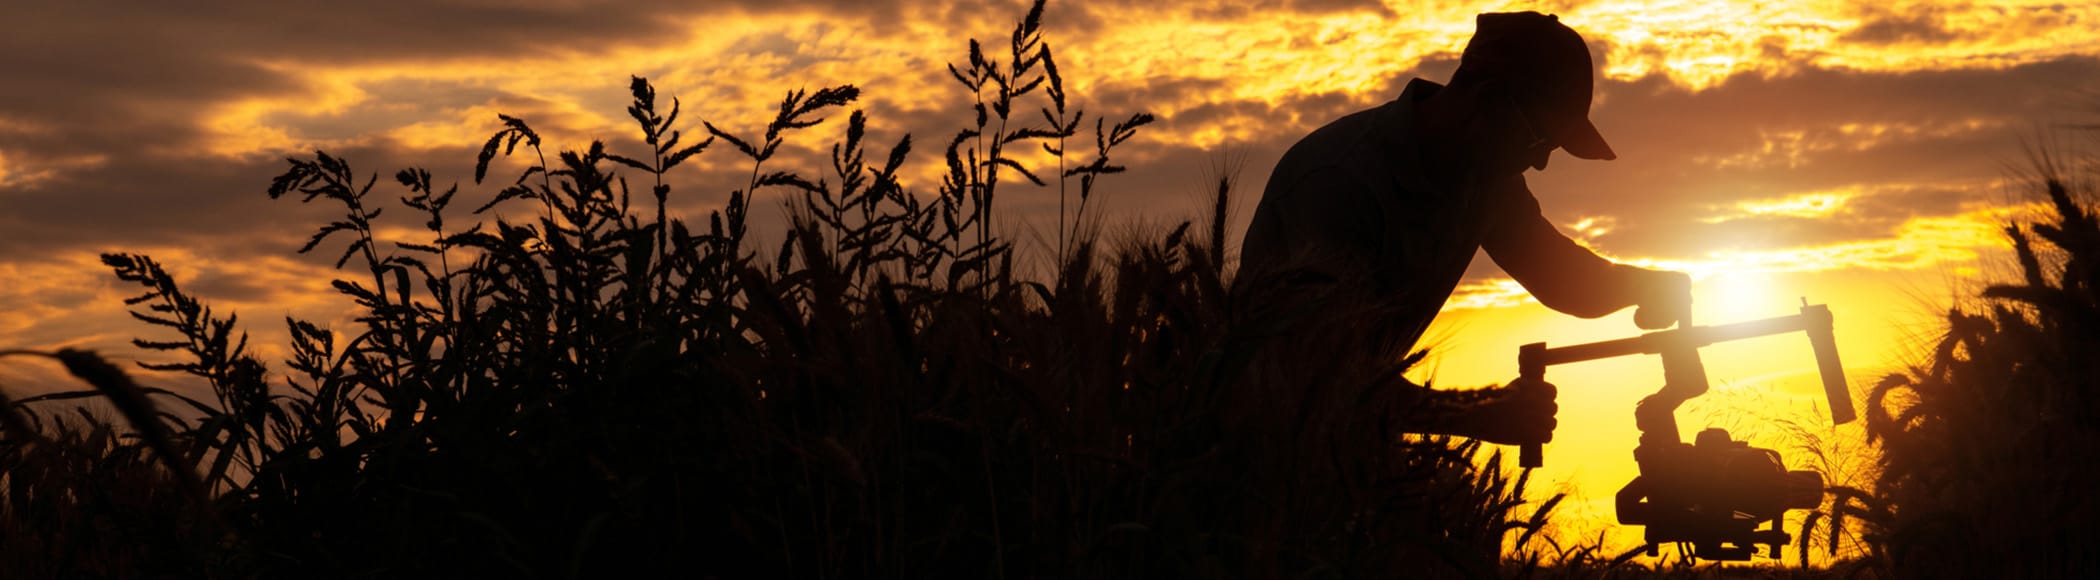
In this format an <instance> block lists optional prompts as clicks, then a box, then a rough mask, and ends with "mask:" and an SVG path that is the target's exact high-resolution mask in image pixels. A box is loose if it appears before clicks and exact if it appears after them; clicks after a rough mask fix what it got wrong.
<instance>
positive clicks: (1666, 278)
mask: <svg viewBox="0 0 2100 580" xmlns="http://www.w3.org/2000/svg"><path fill="white" fill-rule="evenodd" d="M1636 272H1639V273H1638V274H1636V275H1635V276H1636V278H1635V279H1634V292H1635V294H1637V295H1638V296H1639V298H1638V299H1637V300H1636V301H1635V304H1636V305H1637V306H1639V308H1638V309H1635V310H1634V311H1633V325H1634V326H1638V327H1641V329H1642V330H1660V329H1664V328H1669V327H1671V326H1675V325H1677V324H1680V323H1683V324H1690V323H1691V319H1692V277H1691V276H1687V275H1685V273H1683V272H1671V271H1667V270H1636Z"/></svg>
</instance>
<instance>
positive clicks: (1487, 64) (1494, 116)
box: [1448, 12, 1617, 174]
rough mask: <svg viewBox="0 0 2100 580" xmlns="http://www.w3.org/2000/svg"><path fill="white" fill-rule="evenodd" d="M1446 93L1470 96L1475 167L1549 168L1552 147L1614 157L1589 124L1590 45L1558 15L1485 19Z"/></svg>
mask: <svg viewBox="0 0 2100 580" xmlns="http://www.w3.org/2000/svg"><path fill="white" fill-rule="evenodd" d="M1475 26H1476V28H1475V30H1474V33H1473V39H1472V40H1471V41H1469V42H1467V43H1466V50H1465V53H1464V54H1463V55H1462V56H1460V57H1459V65H1458V71H1457V72H1454V73H1452V75H1451V82H1450V84H1449V87H1448V89H1449V90H1453V91H1456V92H1458V93H1459V94H1463V95H1467V96H1468V97H1469V100H1470V101H1471V105H1472V106H1471V107H1469V108H1470V109H1471V111H1472V115H1471V123H1469V125H1470V127H1469V128H1468V130H1467V131H1466V134H1467V136H1468V138H1469V140H1470V141H1471V143H1469V145H1470V146H1469V149H1470V154H1471V156H1472V158H1473V159H1472V165H1473V166H1474V167H1475V168H1476V169H1478V170H1484V171H1487V172H1490V173H1495V174H1509V173H1521V172H1523V171H1524V169H1525V168H1527V167H1529V168H1534V169H1545V168H1546V160H1547V158H1548V157H1549V156H1550V155H1551V154H1552V152H1553V150H1554V149H1556V148H1558V149H1564V150H1566V151H1567V152H1568V153H1569V154H1571V155H1574V156H1576V157H1580V158H1583V159H1600V160H1608V159H1613V158H1615V157H1617V154H1615V153H1613V152H1612V150H1611V146H1610V145H1608V144H1606V143H1605V142H1604V138H1603V137H1602V136H1600V135H1598V134H1597V128H1596V127H1595V126H1594V125H1591V124H1590V121H1589V110H1590V93H1591V90H1592V89H1593V86H1592V81H1591V75H1592V69H1591V63H1590V52H1589V47H1588V46H1587V45H1585V44H1584V43H1583V41H1582V36H1581V35H1579V34H1576V32H1575V31H1574V30H1573V29H1570V28H1568V26H1567V25H1566V24H1562V23H1561V22H1560V19H1559V18H1558V17H1555V16H1551V15H1545V14H1539V13H1537V12H1502V13H1489V14H1481V15H1480V16H1479V18H1478V19H1477V20H1476V21H1475Z"/></svg>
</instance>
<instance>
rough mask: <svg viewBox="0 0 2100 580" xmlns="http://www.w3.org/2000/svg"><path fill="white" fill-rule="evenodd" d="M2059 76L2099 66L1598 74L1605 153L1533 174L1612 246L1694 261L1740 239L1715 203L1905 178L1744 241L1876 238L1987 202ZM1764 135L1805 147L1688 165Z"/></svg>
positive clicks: (1559, 205)
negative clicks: (1714, 218)
mask: <svg viewBox="0 0 2100 580" xmlns="http://www.w3.org/2000/svg"><path fill="white" fill-rule="evenodd" d="M2063 79H2100V61H2096V60H2094V59H2090V58H2068V59H2061V60H2056V61H2050V62H2043V63H2036V64H2031V65H2024V66H2019V67H2013V68H2007V69H1996V70H1954V71H1919V72H1909V73H1859V72H1844V71H1833V70H1822V69H1812V70H1807V71H1803V72H1801V73H1799V74H1794V75H1788V76H1783V77H1772V78H1763V77H1755V76H1745V77H1737V78H1735V79H1731V80H1730V81H1729V82H1726V83H1723V84H1721V85H1719V86H1716V87H1714V88H1711V89H1707V90H1704V91H1698V92H1689V91H1686V90H1683V89H1680V88H1677V87H1675V86H1673V85H1669V84H1667V83H1665V82H1663V81H1661V80H1659V79H1652V78H1651V79H1646V80H1643V81H1638V82H1633V83H1618V82H1607V83H1604V84H1602V85H1600V89H1601V91H1603V92H1604V94H1605V95H1606V96H1605V98H1604V99H1602V100H1601V101H1600V104H1599V106H1598V107H1597V108H1596V109H1595V110H1593V111H1592V114H1591V117H1592V119H1593V120H1594V121H1595V122H1596V124H1597V125H1598V127H1599V128H1600V129H1601V130H1602V131H1603V132H1604V134H1605V135H1606V137H1607V138H1608V139H1610V140H1611V142H1612V144H1613V146H1614V148H1616V149H1617V150H1618V152H1619V159H1618V160H1616V161H1610V162H1586V161H1581V160H1576V159H1573V158H1569V157H1566V156H1556V157H1555V158H1554V160H1553V162H1552V165H1551V166H1550V167H1549V168H1548V170H1547V171H1545V172H1543V173H1541V174H1535V175H1534V176H1533V177H1532V178H1531V182H1532V185H1533V189H1534V190H1535V191H1536V192H1537V193H1538V194H1539V197H1540V199H1541V203H1542V204H1544V205H1545V206H1546V208H1547V209H1548V211H1549V214H1550V215H1555V216H1561V217H1563V218H1564V219H1572V218H1573V217H1575V216H1583V215H1611V216H1617V217H1618V218H1619V219H1618V226H1619V227H1618V228H1617V229H1616V230H1614V231H1613V233H1611V234H1609V235H1607V236H1605V237H1603V238H1601V239H1599V240H1598V241H1599V242H1601V243H1602V244H1603V245H1604V246H1605V247H1606V248H1608V249H1609V250H1611V251H1613V252H1615V253H1618V254H1621V255H1630V256H1650V257H1662V258H1697V257H1699V256H1701V255H1703V254H1704V252H1706V251H1709V250H1713V249H1717V244H1720V243H1722V242H1716V241H1715V240H1733V241H1740V240H1745V239H1751V238H1752V236H1747V235H1745V234H1743V233H1742V232H1736V233H1734V234H1726V235H1717V234H1716V233H1715V232H1716V226H1713V225H1709V224H1704V223H1702V222H1699V221H1698V220H1697V219H1696V218H1697V217H1698V216H1702V215H1708V214H1711V213H1712V209H1711V208H1713V207H1720V206H1729V205H1732V204H1734V203H1735V202H1739V201H1749V200H1757V199H1770V198H1778V197H1783V196H1787V195H1793V194H1800V193H1809V192H1814V191H1823V190H1834V189H1842V188H1847V187H1880V186H1890V185H1901V186H1905V187H1906V189H1899V190H1892V191H1891V192H1887V193H1885V194H1883V195H1879V196H1874V197H1870V198H1867V200H1865V203H1868V204H1870V205H1869V206H1868V207H1866V208H1863V210H1865V211H1870V212H1874V215H1875V216H1877V217H1878V218H1881V219H1879V220H1878V221H1874V222H1871V223H1863V222H1846V221H1843V220H1822V221H1816V222H1812V223H1795V224H1791V225H1790V226H1788V227H1791V228H1795V229H1796V230H1798V231H1795V232H1793V234H1794V235H1796V236H1799V237H1783V236H1777V235H1773V236H1755V238H1757V239H1767V240H1772V241H1773V244H1774V247H1776V246H1791V245H1797V244H1801V243H1808V242H1807V240H1826V241H1835V240H1844V239H1854V240H1857V239H1873V238H1882V237H1886V236H1888V235H1889V234H1891V233H1892V231H1891V230H1890V228H1893V227H1895V226H1897V225H1900V224H1901V223H1902V222H1901V221H1900V220H1897V219H1894V218H1896V217H1907V216H1918V215H1947V214H1951V213H1954V212H1955V211H1956V210H1957V209H1958V208H1959V207H1960V205H1961V204H1962V203H1963V202H1973V201H1996V196H1998V193H1997V192H1994V191H1979V190H1977V189H1975V188H1974V187H1973V184H1977V183H1978V182H1979V181H1982V180H1989V179H1991V178H1993V177H1995V176H1997V175H1999V174H2000V173H2001V170H2002V167H2003V166H2004V164H2005V161H2006V159H2007V158H2009V157H2016V156H2017V155H2018V153H2017V150H2018V146H2019V142H2020V139H2021V138H2022V137H2023V136H2028V135H2031V131H2032V130H2033V127H2034V125H2033V122H2034V121H2035V120H2037V119H2039V118H2042V117H2047V116H2050V115H2052V114H2055V113H2060V112H2054V111H2051V110H2049V109H2048V107H2047V104H2048V103H2051V102H2057V101H2060V100H2061V98H2062V95H2061V94H2060V91H2062V90H2063V88H2064V87H2063V84H2062V80H2063ZM1846 125H1852V126H1854V127H1871V126H1876V125H1880V126H1886V127H1895V128H1898V129H1904V130H1900V131H1889V132H1887V133H1885V134H1883V135H1881V136H1879V137H1877V138H1875V139H1872V140H1866V139H1857V138H1854V137H1847V136H1844V135H1843V132H1842V127H1844V126H1846ZM1972 126H1973V128H1972ZM1773 135H1785V136H1789V137H1791V136H1796V135H1798V136H1799V137H1800V142H1801V143H1806V144H1807V145H1806V146H1804V147H1803V148H1802V149H1801V150H1800V151H1799V155H1797V156H1793V157H1790V158H1789V157H1785V156H1779V157H1774V158H1771V159H1766V160H1764V161H1762V162H1756V163H1751V164H1747V165H1734V166H1727V165H1723V164H1717V163H1714V162H1711V161H1706V162H1702V161H1701V159H1702V158H1704V159H1712V158H1717V157H1725V156H1730V155H1737V154H1745V153H1755V152H1759V151H1762V150H1763V149H1762V148H1764V147H1765V146H1766V142H1767V138H1768V137H1769V136H1773ZM1861 143H1865V144H1867V146H1866V147H1864V148H1860V147H1859V144H1861ZM1751 157H1752V158H1753V159H1754V158H1755V157H1756V156H1751ZM1935 185H1939V186H1948V187H1934V186H1935ZM1767 225H1775V224H1767ZM1730 227H1738V228H1741V227H1750V226H1748V225H1747V224H1746V225H1738V226H1730Z"/></svg>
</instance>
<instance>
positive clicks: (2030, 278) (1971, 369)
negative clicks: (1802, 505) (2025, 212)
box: [1827, 152, 2100, 577]
mask: <svg viewBox="0 0 2100 580" xmlns="http://www.w3.org/2000/svg"><path fill="white" fill-rule="evenodd" d="M2034 157H2035V159H2036V161H2037V163H2036V167H2037V168H2038V171H2037V172H2036V175H2037V176H2038V179H2036V180H2035V185H2036V188H2037V189H2039V190H2041V191H2042V192H2043V193H2044V194H2045V196H2046V199H2047V202H2048V206H2049V208H2050V211H2051V212H2052V213H2053V215H2049V216H2045V218H2044V219H2042V220H2039V221H2037V222H2035V223H2029V224H2024V225H2021V224H2014V225H2009V226H2007V227H2006V229H2005V232H2006V234H2007V236H2008V237H2009V238H2010V240H2011V242H2012V248H2013V251H2014V254H2015V256H2016V257H2017V259H2018V263H2019V265H2020V270H2019V273H2020V279H2018V280H2014V281H2009V282H2003V283H1998V284H1994V285H1991V286H1989V287H1987V288H1986V289H1985V290H1984V291H1983V292H1982V293H1981V295H1980V296H1978V297H1977V299H1978V300H1977V302H1976V303H1975V304H1973V305H1971V306H1968V307H1967V308H1963V307H1956V308H1955V309H1952V310H1950V311H1949V312H1948V313H1947V318H1946V324H1947V330H1946V333H1945V334H1944V335H1943V336H1942V337H1941V338H1940V339H1939V340H1938V341H1937V344H1936V345H1935V346H1934V348H1933V350H1932V351H1931V353H1930V354H1929V357H1928V358H1927V359H1926V360H1925V362H1924V363H1923V364H1920V365H1917V366H1914V367H1912V368H1909V369H1907V370H1906V371H1904V372H1901V373H1896V374H1891V375H1889V376H1887V377H1885V378H1883V379H1882V380H1881V381H1880V383H1879V384H1877V385H1876V386H1875V387H1874V388H1873V389H1871V390H1870V391H1869V392H1868V393H1867V405H1866V407H1867V409H1868V412H1866V413H1864V416H1865V418H1866V419H1867V421H1866V428H1867V434H1868V437H1869V441H1870V442H1872V443H1873V444H1874V445H1876V447H1877V449H1878V451H1879V452H1880V453H1879V455H1880V457H1879V462H1878V466H1879V468H1880V471H1879V473H1878V475H1877V477H1876V478H1875V481H1874V482H1873V483H1874V485H1873V486H1872V487H1871V488H1870V489H1858V488H1845V489H1838V490H1835V492H1834V496H1835V498H1834V499H1835V502H1834V505H1833V510H1832V511H1831V518H1830V520H1829V522H1828V528H1827V530H1828V533H1829V534H1837V533H1838V530H1840V529H1842V528H1843V527H1844V526H1846V525H1848V524H1849V525H1856V526H1858V528H1859V529H1860V530H1861V531H1862V538H1861V539H1862V540H1863V543H1864V547H1865V548H1866V549H1867V552H1868V557H1866V558H1863V559H1861V560H1860V561H1858V562H1856V563H1855V564H1854V566H1856V567H1863V568H1868V569H1871V570H1875V571H1879V572H1881V573H1884V574H1893V575H1897V576H1936V577H1937V576H1976V575H1990V576H2006V577H2046V576H2063V575H2074V574H2076V573H2078V572H2080V571H2088V570H2092V569H2094V568H2095V567H2100V557H2096V556H2095V555H2094V553H2093V551H2092V550H2091V548H2090V546H2091V545H2092V543H2093V542H2094V541H2096V540H2100V536H2096V534H2094V533H2093V532H2092V531H2091V528H2090V527H2089V526H2086V525H2084V522H2088V521H2091V520H2092V519H2093V518H2094V517H2096V516H2100V507H2096V504H2095V503H2094V502H2093V501H2092V500H2091V499H2089V498H2088V497H2087V496H2088V495H2089V494H2088V493H2087V490H2089V489H2090V488H2091V485H2090V483H2089V482H2090V478H2091V476H2092V475H2093V474H2094V470H2093V469H2092V467H2090V464H2091V462H2092V459H2093V457H2094V450H2095V449H2100V397H2096V396H2095V386H2096V385H2100V374H2096V373H2095V367H2094V360H2095V359H2094V355H2095V354H2096V353H2100V294H2096V290H2100V269H2096V268H2100V264H2096V263H2095V260H2100V225H2096V221H2095V218H2094V214H2093V210H2092V209H2091V206H2090V204H2088V203H2083V202H2080V201H2079V200H2078V196H2080V195H2090V192H2087V193H2084V194H2081V193H2079V192H2075V191H2073V190H2072V189H2071V187H2070V186H2069V185H2068V184H2071V183H2077V181H2075V180H2073V179H2071V178H2070V177H2069V176H2067V175H2065V172H2066V170H2065V168H2064V166H2063V165H2062V163H2061V161H2062V160H2060V159H2055V158H2053V157H2052V156H2051V155H2049V154H2047V153H2046V152H2043V153H2037V154H2035V156H2034ZM1837 547H1838V545H1837V544H1836V543H1835V542H1833V543H1832V544H1831V549H1832V550H1833V551H1835V550H1836V549H1837Z"/></svg>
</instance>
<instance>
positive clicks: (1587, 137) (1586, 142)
mask: <svg viewBox="0 0 2100 580" xmlns="http://www.w3.org/2000/svg"><path fill="white" fill-rule="evenodd" d="M1554 137H1555V138H1556V139H1557V140H1559V141H1560V148H1561V149H1562V150H1565V151H1567V152H1568V154H1569V155H1574V156H1576V157H1580V158H1583V159H1595V160H1598V161H1610V160H1613V159H1618V158H1619V154H1617V153H1613V152H1612V150H1611V145H1609V144H1607V143H1605V142H1604V136H1603V135H1599V134H1597V126H1596V125H1592V124H1590V120H1589V119H1582V120H1579V121H1576V122H1574V123H1569V124H1567V125H1563V126H1562V127H1561V131H1560V134H1559V135H1555V136H1554Z"/></svg>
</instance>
